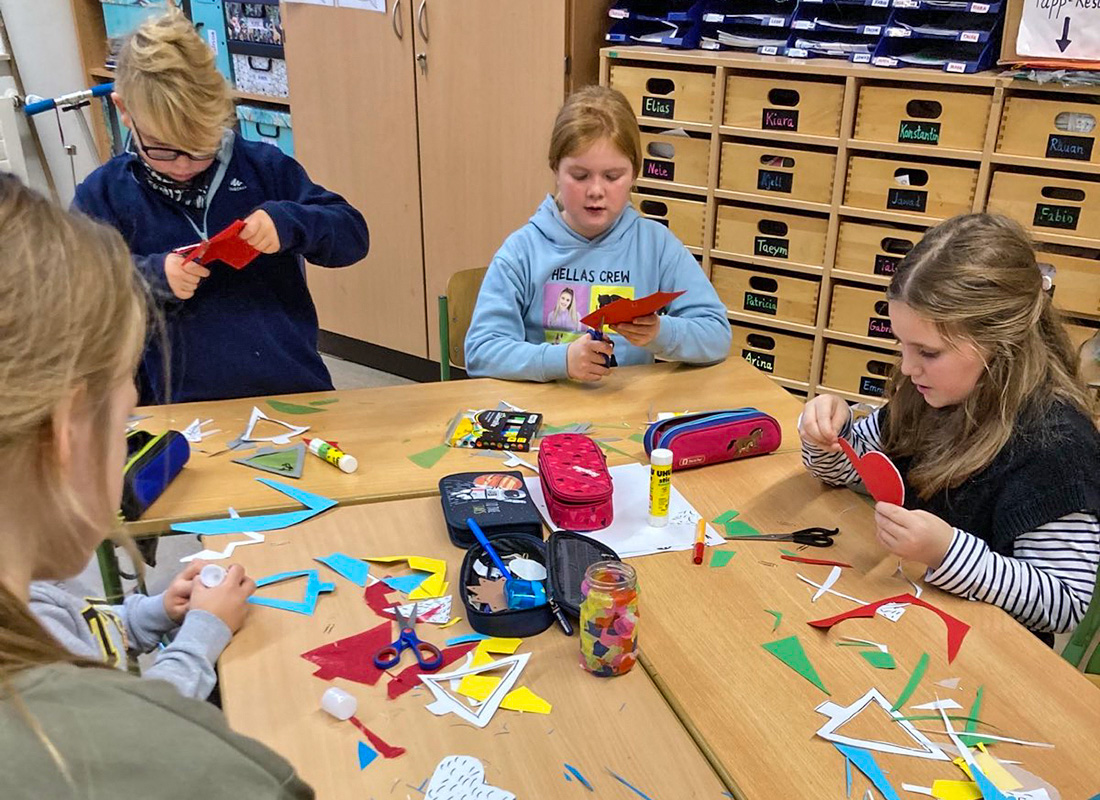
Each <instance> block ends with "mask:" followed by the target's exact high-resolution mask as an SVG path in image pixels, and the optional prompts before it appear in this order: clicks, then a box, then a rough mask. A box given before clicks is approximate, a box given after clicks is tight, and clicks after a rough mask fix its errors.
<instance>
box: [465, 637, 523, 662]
mask: <svg viewBox="0 0 1100 800" xmlns="http://www.w3.org/2000/svg"><path fill="white" fill-rule="evenodd" d="M521 644H523V639H504V638H497V637H493V638H492V639H482V640H481V641H480V642H478V645H477V649H476V650H475V651H474V658H473V661H472V662H471V664H470V666H472V667H480V666H482V665H484V664H488V663H489V662H490V661H492V660H493V658H492V656H490V655H489V654H490V653H496V654H497V655H503V656H510V655H512V654H513V653H515V652H516V650H518V649H519V646H520V645H521Z"/></svg>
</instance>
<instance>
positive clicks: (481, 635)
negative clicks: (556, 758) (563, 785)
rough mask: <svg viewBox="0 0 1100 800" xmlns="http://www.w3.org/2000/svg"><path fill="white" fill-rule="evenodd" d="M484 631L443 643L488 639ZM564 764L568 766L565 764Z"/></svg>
mask: <svg viewBox="0 0 1100 800" xmlns="http://www.w3.org/2000/svg"><path fill="white" fill-rule="evenodd" d="M488 638H489V637H488V636H486V635H485V634H484V633H467V634H465V635H464V636H456V637H454V638H453V639H448V640H447V641H446V642H445V644H446V645H447V647H451V646H452V645H456V644H466V643H467V642H480V641H481V640H482V639H488ZM566 766H569V765H568V764H566Z"/></svg>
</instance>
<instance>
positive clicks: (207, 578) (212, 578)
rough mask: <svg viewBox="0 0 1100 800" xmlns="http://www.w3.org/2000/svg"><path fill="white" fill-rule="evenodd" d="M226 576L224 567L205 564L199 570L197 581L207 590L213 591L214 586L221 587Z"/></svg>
mask: <svg viewBox="0 0 1100 800" xmlns="http://www.w3.org/2000/svg"><path fill="white" fill-rule="evenodd" d="M227 574H228V573H227V572H226V571H225V567H223V566H221V565H219V564H207V565H206V566H204V567H203V568H202V569H201V570H199V580H200V581H202V585H203V586H205V587H206V588H207V589H213V588H214V587H215V586H221V584H222V581H224V580H225V576H226V575H227Z"/></svg>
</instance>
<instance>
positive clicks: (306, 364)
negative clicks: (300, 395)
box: [73, 137, 368, 404]
mask: <svg viewBox="0 0 1100 800" xmlns="http://www.w3.org/2000/svg"><path fill="white" fill-rule="evenodd" d="M222 152H223V155H222V157H221V159H222V161H223V162H227V163H226V166H225V169H224V171H223V172H222V175H221V178H220V180H219V179H218V178H215V179H214V182H213V183H212V184H211V187H210V194H209V195H208V196H207V203H206V206H207V207H206V209H205V217H204V212H203V211H195V210H193V209H185V208H184V207H183V206H181V205H178V204H176V203H173V202H172V201H171V200H169V199H168V198H166V197H164V196H163V195H161V194H158V193H157V192H155V191H153V190H152V189H151V188H149V187H148V186H146V185H145V184H144V183H143V182H142V181H141V180H139V179H138V177H137V176H136V174H135V172H136V170H135V169H134V167H135V166H136V165H135V164H133V163H132V162H133V161H134V159H136V158H137V156H136V155H134V154H132V153H124V154H122V155H119V156H115V157H114V158H112V159H111V160H110V161H108V162H107V163H106V164H104V165H103V166H102V167H100V168H99V169H97V170H96V171H95V172H93V173H92V174H91V175H89V176H88V178H87V179H86V180H85V181H84V182H83V183H82V184H81V185H80V186H79V187H77V190H76V197H75V199H74V201H73V205H74V207H75V208H77V209H79V210H80V211H83V212H84V213H86V214H88V215H89V216H92V217H95V218H97V219H100V220H103V221H104V222H106V223H108V224H110V225H112V226H113V227H115V228H117V229H118V230H119V231H120V232H121V233H122V236H123V238H125V239H126V242H127V243H128V244H129V245H130V250H131V252H132V253H133V255H134V264H135V266H136V267H137V269H138V270H139V271H140V272H141V274H142V275H143V276H144V277H145V279H146V281H147V282H148V283H149V285H150V286H151V287H152V290H153V294H154V296H155V297H156V299H157V300H158V301H159V303H158V304H159V306H160V308H161V310H162V312H163V314H164V320H165V327H166V331H167V342H168V350H169V354H168V356H167V358H166V357H165V355H164V353H163V351H162V348H161V344H160V341H159V340H158V336H157V335H156V333H155V332H154V333H151V335H150V340H149V344H148V346H147V348H146V351H145V355H144V357H143V359H142V366H141V370H140V375H139V389H140V394H141V402H142V403H143V404H151V403H164V402H189V401H194V400H214V399H222V398H230V397H250V396H255V395H270V394H289V393H292V392H313V391H323V390H326V389H331V388H332V379H331V378H330V377H329V374H328V370H327V369H326V368H325V365H324V362H322V361H321V357H320V355H319V354H318V353H317V310H316V308H315V307H314V305H313V300H312V298H311V297H310V294H309V289H308V288H307V286H306V278H305V265H304V264H303V262H302V259H306V260H308V261H309V262H310V263H311V264H317V265H319V266H322V267H343V266H347V265H349V264H354V263H355V262H356V261H359V260H361V259H363V258H364V257H365V256H366V254H367V248H368V234H367V224H366V222H365V221H364V220H363V216H362V214H360V213H359V212H358V211H356V210H355V209H354V208H352V207H351V206H350V205H349V204H348V203H347V201H346V200H344V198H342V197H340V196H339V195H337V194H335V193H333V192H330V191H327V190H326V189H324V188H322V187H321V186H318V185H317V184H315V183H313V182H312V181H311V180H310V179H309V176H308V175H306V172H305V170H304V169H302V167H301V165H300V164H298V162H297V161H295V160H294V159H292V158H290V157H289V156H286V155H284V154H283V153H282V152H281V151H280V150H279V149H278V148H276V147H273V146H272V145H269V144H263V143H258V142H247V141H244V140H243V139H241V138H240V137H233V140H232V142H231V143H230V142H228V141H227V142H226V143H225V144H224V145H223V151H222ZM218 168H219V164H215V165H214V166H213V167H211V169H214V170H218ZM257 208H262V209H263V210H264V211H266V212H267V213H268V214H269V215H270V216H271V219H272V221H273V222H274V223H275V228H276V230H277V231H278V233H279V242H280V247H281V250H280V251H279V252H278V253H274V254H271V255H260V256H259V257H257V258H256V260H254V261H253V262H252V263H251V264H249V265H248V266H247V267H245V268H244V269H241V270H236V269H233V268H232V267H229V266H227V265H226V264H223V263H221V262H219V261H216V262H213V263H211V264H209V265H208V268H209V269H210V277H208V278H206V279H204V280H203V281H202V282H201V283H200V284H199V287H198V289H197V290H196V292H195V294H194V296H193V297H191V298H190V299H189V300H184V301H181V300H178V299H177V298H176V297H175V295H173V294H172V291H171V289H170V288H169V287H168V282H167V279H166V278H165V275H164V259H165V256H166V255H167V254H168V253H169V252H171V251H172V250H174V249H175V248H177V247H182V246H184V245H189V244H194V243H195V242H198V241H199V240H200V239H201V238H204V237H210V236H213V235H214V234H216V233H218V232H219V231H221V230H222V229H223V228H225V227H226V226H227V225H229V224H231V223H232V222H233V221H234V220H237V219H244V218H245V217H247V216H248V215H249V214H250V213H252V212H253V211H254V210H256V209H257ZM188 212H190V213H188ZM204 222H205V229H204ZM150 328H151V330H153V326H150ZM166 364H167V365H170V370H171V372H170V376H171V386H170V387H166V384H165V367H166ZM166 388H167V390H168V391H167V394H166Z"/></svg>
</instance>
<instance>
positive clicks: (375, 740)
mask: <svg viewBox="0 0 1100 800" xmlns="http://www.w3.org/2000/svg"><path fill="white" fill-rule="evenodd" d="M348 722H350V723H351V724H352V725H354V726H355V727H356V728H358V729H359V730H360V731H362V732H363V735H364V736H366V737H367V741H368V742H370V744H371V747H373V748H374V749H375V750H377V751H378V752H379V753H381V754H382V758H397V757H398V756H403V755H405V748H404V747H394V746H393V745H389V744H386V743H385V742H384V741H382V739H380V738H379V737H378V735H377V734H375V733H373V732H371V729H370V728H368V727H367V726H366V725H364V724H363V723H362V722H361V721H360V719H359V717H355V716H353V717H349V718H348Z"/></svg>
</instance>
